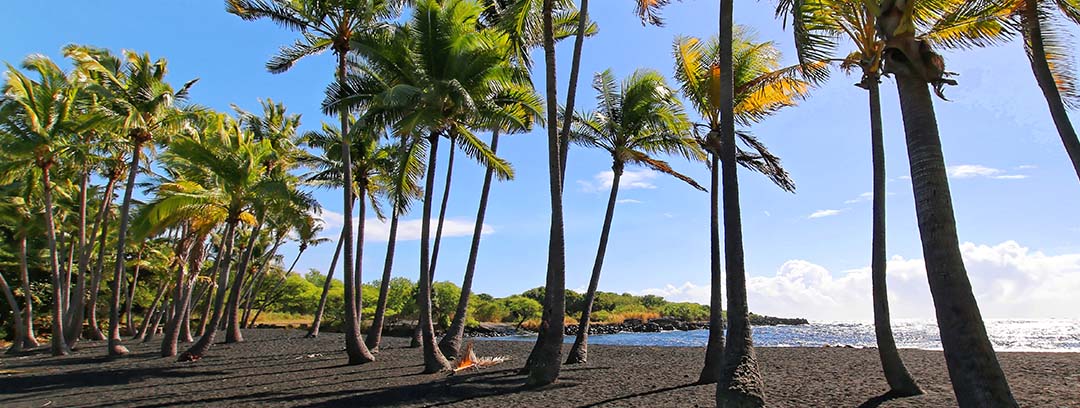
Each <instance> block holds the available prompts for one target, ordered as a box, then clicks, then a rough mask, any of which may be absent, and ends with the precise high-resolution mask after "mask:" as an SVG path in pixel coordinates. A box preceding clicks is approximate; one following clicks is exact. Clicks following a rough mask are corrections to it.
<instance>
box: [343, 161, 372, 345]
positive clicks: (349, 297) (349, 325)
mask: <svg viewBox="0 0 1080 408" xmlns="http://www.w3.org/2000/svg"><path fill="white" fill-rule="evenodd" d="M357 184H358V185H359V188H360V191H358V192H357V195H358V196H359V197H361V198H360V199H359V200H357V203H358V207H359V209H358V215H359V216H358V218H359V222H358V223H357V227H356V265H355V267H354V268H343V269H342V270H341V271H342V272H344V274H345V351H346V353H348V355H349V364H364V363H369V362H372V361H375V356H374V355H372V354H371V350H368V348H367V345H365V344H364V341H363V340H362V339H361V338H360V318H361V312H360V311H361V310H363V309H362V307H363V304H362V303H361V301H362V300H363V296H361V293H360V291H361V290H362V288H363V286H362V284H361V282H362V280H361V277H362V276H363V275H362V273H363V267H364V227H365V226H364V224H365V222H364V217H366V216H367V200H365V199H364V198H366V197H367V179H364V178H361V179H360V180H358V183H357ZM350 271H351V272H350Z"/></svg>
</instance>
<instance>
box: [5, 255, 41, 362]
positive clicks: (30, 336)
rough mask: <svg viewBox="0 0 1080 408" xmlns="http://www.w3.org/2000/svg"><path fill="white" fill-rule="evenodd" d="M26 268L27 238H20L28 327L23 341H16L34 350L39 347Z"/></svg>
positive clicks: (21, 273)
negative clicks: (35, 333)
mask: <svg viewBox="0 0 1080 408" xmlns="http://www.w3.org/2000/svg"><path fill="white" fill-rule="evenodd" d="M28 272H29V271H28V270H27V266H26V236H25V235H22V236H20V237H19V279H20V280H22V290H23V302H24V303H26V306H25V307H24V308H23V310H25V313H26V317H25V318H24V319H23V324H24V325H26V326H25V327H24V328H23V330H22V334H23V337H22V338H21V339H19V338H16V340H15V341H20V340H21V341H22V344H23V348H34V347H37V346H39V344H38V341H37V337H36V336H35V335H34V297H33V296H31V295H30V275H29V273H28ZM12 311H16V312H17V311H18V309H12Z"/></svg>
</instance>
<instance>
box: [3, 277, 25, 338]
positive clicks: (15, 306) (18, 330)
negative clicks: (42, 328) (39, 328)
mask: <svg viewBox="0 0 1080 408" xmlns="http://www.w3.org/2000/svg"><path fill="white" fill-rule="evenodd" d="M0 290H2V291H3V292H4V300H6V301H7V303H8V307H10V308H11V316H12V320H14V322H13V323H12V324H13V326H12V327H14V328H15V337H14V339H13V340H12V342H11V347H9V348H8V350H7V354H15V353H18V352H21V351H22V349H23V337H24V334H23V331H24V330H26V326H23V318H22V312H20V311H19V302H18V301H16V300H15V294H14V293H11V287H10V286H8V283H7V279H4V275H3V274H0Z"/></svg>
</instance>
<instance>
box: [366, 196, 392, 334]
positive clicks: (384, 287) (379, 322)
mask: <svg viewBox="0 0 1080 408" xmlns="http://www.w3.org/2000/svg"><path fill="white" fill-rule="evenodd" d="M394 207H395V208H394V209H393V214H392V215H391V216H390V237H389V239H388V240H387V243H386V260H385V261H383V272H382V280H380V281H379V301H378V303H377V304H376V305H375V318H374V319H373V320H372V321H371V327H370V328H368V334H367V338H366V339H365V340H366V341H365V343H366V344H367V346H368V349H370V350H371V352H372V353H375V352H378V350H379V343H381V342H382V331H383V323H384V322H385V321H386V301H387V297H388V296H389V294H390V272H391V271H392V270H393V268H394V250H395V247H397V232H398V218H399V217H398V211H397V208H396V207H397V206H396V205H395V206H394Z"/></svg>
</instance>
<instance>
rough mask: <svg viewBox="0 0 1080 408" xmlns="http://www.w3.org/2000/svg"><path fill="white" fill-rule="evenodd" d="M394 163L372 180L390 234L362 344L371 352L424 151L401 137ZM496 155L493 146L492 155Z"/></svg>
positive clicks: (380, 326) (379, 332) (421, 170)
mask: <svg viewBox="0 0 1080 408" xmlns="http://www.w3.org/2000/svg"><path fill="white" fill-rule="evenodd" d="M394 150H395V151H394V155H393V160H392V162H391V166H390V167H391V168H390V169H388V170H389V171H386V172H381V173H380V174H378V175H377V176H376V177H375V178H373V181H374V182H375V184H376V185H378V186H379V187H378V191H380V192H382V194H383V195H384V196H385V198H386V200H387V201H388V202H389V204H390V231H389V236H388V237H387V243H386V257H385V260H384V261H383V272H382V278H380V279H379V299H378V300H377V301H376V303H375V315H374V317H373V318H372V321H371V327H370V328H368V333H367V337H366V338H365V340H364V341H365V343H366V344H367V346H368V348H369V349H371V350H372V351H373V352H374V351H377V350H378V349H379V343H381V342H382V332H383V326H384V323H385V320H386V303H387V300H388V297H389V292H390V274H391V272H392V271H393V267H394V252H395V248H396V247H397V233H398V222H399V220H400V218H401V216H402V215H405V214H407V213H408V212H409V207H411V205H412V203H413V201H415V200H416V199H417V198H420V197H423V195H424V192H423V190H421V188H420V178H421V177H423V176H424V158H423V157H421V156H420V155H421V154H423V152H424V150H423V149H422V148H421V146H420V145H419V144H418V143H416V142H415V141H413V140H410V139H408V138H403V139H402V140H401V141H400V142H399V143H398V144H397V145H396V146H395V147H394ZM494 152H495V148H494V146H492V153H494Z"/></svg>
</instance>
